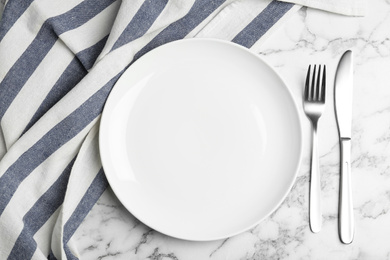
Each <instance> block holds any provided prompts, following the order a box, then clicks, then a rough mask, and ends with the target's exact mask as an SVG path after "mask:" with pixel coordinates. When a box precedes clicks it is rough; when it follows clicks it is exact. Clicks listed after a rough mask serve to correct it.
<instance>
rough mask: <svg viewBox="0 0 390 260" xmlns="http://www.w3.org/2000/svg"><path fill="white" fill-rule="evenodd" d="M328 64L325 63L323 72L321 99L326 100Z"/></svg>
mask: <svg viewBox="0 0 390 260" xmlns="http://www.w3.org/2000/svg"><path fill="white" fill-rule="evenodd" d="M325 92H326V65H324V69H323V72H322V84H321V101H323V102H325V97H326V93H325Z"/></svg>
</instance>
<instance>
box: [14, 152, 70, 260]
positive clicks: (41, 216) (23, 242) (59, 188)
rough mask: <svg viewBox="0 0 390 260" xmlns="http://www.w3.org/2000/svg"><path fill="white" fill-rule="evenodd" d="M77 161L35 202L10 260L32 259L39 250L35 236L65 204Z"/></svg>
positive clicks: (24, 221) (25, 219) (25, 217)
mask: <svg viewBox="0 0 390 260" xmlns="http://www.w3.org/2000/svg"><path fill="white" fill-rule="evenodd" d="M75 159H76V158H74V159H73V160H72V161H71V162H70V163H69V164H68V166H67V167H66V168H65V170H64V171H63V172H62V174H61V175H60V176H59V178H58V179H57V180H56V181H55V182H54V184H53V185H52V186H51V187H50V188H49V189H48V190H47V191H46V192H45V193H44V194H43V195H42V196H41V197H40V198H39V199H38V200H37V202H35V204H34V206H32V208H31V209H30V210H29V211H28V212H27V213H26V215H24V217H23V224H24V226H23V229H22V232H21V233H20V235H19V237H18V239H17V240H16V242H15V244H14V247H13V248H12V251H11V253H10V254H9V256H8V259H9V260H13V259H15V260H18V259H31V257H32V256H33V254H34V252H35V250H36V248H37V243H36V241H35V240H34V238H33V236H34V235H35V233H36V232H37V231H38V230H39V229H40V228H41V227H42V226H43V225H44V224H45V223H46V221H47V220H48V219H49V218H50V217H51V216H52V214H54V212H55V211H56V210H57V209H58V208H59V207H60V205H61V204H62V203H63V201H64V197H65V192H66V187H67V184H68V180H69V176H70V172H71V169H72V167H73V164H74V161H75Z"/></svg>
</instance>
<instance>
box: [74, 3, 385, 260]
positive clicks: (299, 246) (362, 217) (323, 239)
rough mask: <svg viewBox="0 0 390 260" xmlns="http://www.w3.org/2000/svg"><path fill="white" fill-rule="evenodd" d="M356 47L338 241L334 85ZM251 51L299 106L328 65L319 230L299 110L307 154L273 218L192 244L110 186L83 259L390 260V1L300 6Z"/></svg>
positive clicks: (87, 234) (85, 238) (87, 229)
mask: <svg viewBox="0 0 390 260" xmlns="http://www.w3.org/2000/svg"><path fill="white" fill-rule="evenodd" d="M347 49H352V50H353V51H354V53H355V78H354V81H355V85H354V96H353V129H352V161H353V163H352V174H353V175H352V177H353V179H352V185H353V197H354V214H355V225H356V227H355V239H354V241H353V243H352V244H350V245H344V244H342V243H341V242H340V240H339V237H338V192H339V145H338V135H337V125H336V121H335V114H334V107H333V89H332V87H333V84H332V83H333V81H334V74H335V70H336V66H337V63H338V60H339V58H340V56H341V54H342V53H343V52H344V51H345V50H347ZM254 51H255V52H257V53H259V55H261V56H262V57H263V58H264V59H265V60H266V61H268V62H269V63H270V64H271V65H272V66H274V67H275V68H276V70H277V71H278V73H280V75H281V76H282V78H283V79H284V80H285V81H286V82H288V85H289V87H290V88H291V90H292V92H293V93H294V96H295V98H296V100H297V102H298V103H301V102H302V97H301V96H302V88H303V82H304V78H305V74H306V69H307V65H308V64H310V63H322V64H326V65H327V66H328V75H329V78H328V82H329V85H328V92H327V107H326V110H325V113H324V114H323V117H322V118H321V120H320V125H319V138H320V141H319V144H320V147H319V153H320V165H321V178H322V182H321V186H322V199H323V217H324V220H323V228H322V230H321V232H320V233H318V234H313V233H312V232H311V231H310V228H309V225H308V202H309V200H308V199H309V197H308V194H309V182H308V181H309V160H310V157H309V156H310V154H309V151H310V139H309V136H310V132H309V131H310V124H309V121H308V120H307V119H306V117H305V115H304V114H303V111H301V113H302V114H301V116H302V124H303V129H304V136H305V137H307V138H305V140H304V142H305V143H304V154H303V162H302V165H301V168H300V171H299V174H298V178H297V180H296V182H295V184H294V186H293V188H292V190H291V192H290V194H289V195H288V197H287V198H286V200H285V201H284V203H283V204H282V205H281V206H280V207H279V208H278V209H277V210H276V212H274V213H273V214H272V215H271V216H270V217H269V218H267V219H266V220H264V221H263V222H261V223H260V224H259V225H258V226H256V227H255V228H253V229H251V230H248V231H247V232H244V233H242V234H240V235H237V236H234V237H231V238H228V239H225V240H219V241H213V242H190V241H183V240H178V239H175V238H171V237H168V236H165V235H163V234H160V233H158V232H156V231H154V230H151V229H150V228H149V227H147V226H145V225H144V224H142V223H140V222H139V221H138V220H137V219H135V218H134V217H133V216H132V215H131V214H130V213H128V212H127V211H126V210H125V209H124V208H123V206H122V205H121V203H120V202H119V201H118V200H117V199H116V198H115V195H114V194H113V192H112V190H111V189H108V190H107V191H106V192H105V193H104V194H103V196H102V197H101V198H100V199H99V201H98V203H97V204H96V205H95V207H94V208H93V209H92V211H91V212H90V213H89V215H88V216H87V217H86V219H85V221H84V222H83V224H82V225H81V226H80V228H79V229H78V230H77V231H76V233H75V235H74V238H75V240H74V241H76V243H77V248H78V250H79V254H80V256H81V259H153V260H163V259H172V260H178V259H180V260H187V259H188V260H191V259H194V260H199V259H213V260H215V259H311V260H312V259H390V245H389V241H390V1H389V0H370V1H367V14H366V16H365V17H345V16H341V15H335V14H331V13H326V12H322V11H318V10H313V9H306V8H303V9H301V10H300V11H298V12H297V13H296V14H294V15H293V16H292V17H291V19H290V20H288V22H286V23H285V24H284V25H283V26H282V27H281V28H280V29H279V30H278V31H276V32H275V33H274V34H273V35H272V36H271V37H270V38H269V39H268V40H267V41H266V42H264V43H263V44H261V45H260V46H255V48H254Z"/></svg>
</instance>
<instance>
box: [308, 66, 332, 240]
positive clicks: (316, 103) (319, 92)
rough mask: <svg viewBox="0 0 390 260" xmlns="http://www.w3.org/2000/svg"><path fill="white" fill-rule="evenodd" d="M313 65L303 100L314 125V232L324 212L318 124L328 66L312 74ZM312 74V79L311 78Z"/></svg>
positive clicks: (312, 165) (312, 205)
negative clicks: (322, 210)
mask: <svg viewBox="0 0 390 260" xmlns="http://www.w3.org/2000/svg"><path fill="white" fill-rule="evenodd" d="M310 70H311V65H309V68H308V70H307V75H306V83H305V93H304V101H303V109H304V111H305V114H306V116H307V117H308V119H309V120H310V121H311V125H312V129H313V130H312V133H313V134H312V149H311V165H310V199H309V201H310V202H309V219H310V229H311V231H312V232H313V233H317V232H319V231H320V230H321V225H322V213H321V198H320V195H321V180H320V168H319V158H318V150H317V146H318V140H317V126H318V121H319V119H320V117H321V115H322V113H323V111H324V108H325V92H326V80H325V77H326V66H325V65H324V66H323V70H322V74H321V65H319V66H318V73H316V65H314V69H313V73H312V74H311V71H310ZM310 76H311V80H310Z"/></svg>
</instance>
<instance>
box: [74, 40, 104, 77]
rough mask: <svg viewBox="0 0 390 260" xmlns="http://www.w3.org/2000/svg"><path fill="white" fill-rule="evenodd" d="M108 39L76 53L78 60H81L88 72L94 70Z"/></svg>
mask: <svg viewBox="0 0 390 260" xmlns="http://www.w3.org/2000/svg"><path fill="white" fill-rule="evenodd" d="M107 39H108V35H107V36H105V37H104V38H103V39H101V40H100V41H98V42H97V43H95V44H94V45H93V46H91V47H89V48H87V49H85V50H82V51H80V52H79V53H76V56H77V58H78V59H79V60H80V62H81V64H83V66H84V68H85V69H86V70H90V69H91V68H92V66H93V64H94V63H95V61H96V59H97V58H98V56H99V54H100V53H101V52H102V50H103V48H104V45H105V44H106V42H107Z"/></svg>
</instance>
